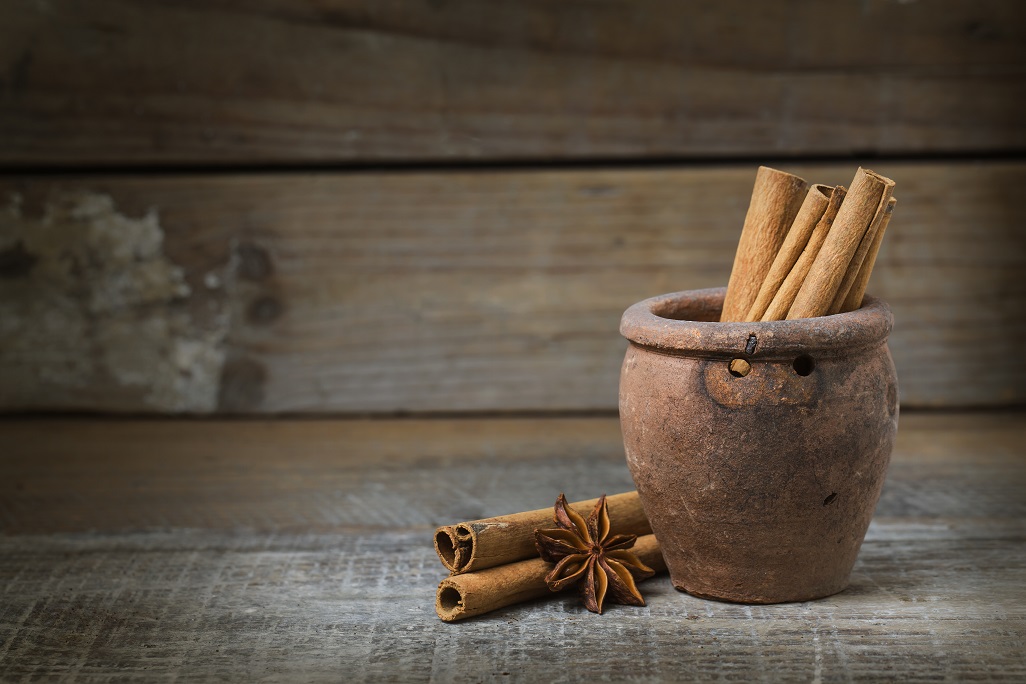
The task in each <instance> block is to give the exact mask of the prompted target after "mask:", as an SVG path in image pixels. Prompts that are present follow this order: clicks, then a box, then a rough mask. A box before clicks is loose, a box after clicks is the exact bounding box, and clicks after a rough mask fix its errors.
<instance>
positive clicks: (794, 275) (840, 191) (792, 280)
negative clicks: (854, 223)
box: [760, 185, 847, 321]
mask: <svg viewBox="0 0 1026 684" xmlns="http://www.w3.org/2000/svg"><path fill="white" fill-rule="evenodd" d="M846 192H847V190H846V189H845V187H844V186H843V185H838V186H835V187H834V188H833V190H832V191H831V193H830V201H829V203H828V204H827V207H826V210H825V211H824V212H823V216H822V217H820V219H819V222H818V223H817V224H816V228H815V230H813V231H812V235H811V237H809V242H808V244H806V245H805V249H803V250H802V253H801V255H800V256H799V257H798V261H796V262H795V264H794V266H792V267H791V271H790V273H788V274H787V277H786V278H784V282H783V283H781V284H780V287H779V289H777V292H776V294H774V295H773V300H772V301H771V302H770V303H769V306H768V307H767V308H766V311H765V312H764V313H763V314H762V317H761V318H760V320H763V321H782V320H784V319H785V318H786V317H787V311H788V309H790V308H791V304H793V303H794V298H795V296H796V295H797V294H798V290H799V289H801V286H802V283H804V282H805V276H807V275H808V274H809V269H810V268H812V262H813V261H815V260H816V256H817V255H818V254H819V250H820V248H822V246H823V241H824V240H826V236H827V233H829V232H830V226H832V225H833V224H834V218H835V217H836V216H837V210H838V209H839V208H840V207H841V202H842V201H843V200H844V195H845V193H846ZM796 220H797V219H796Z"/></svg>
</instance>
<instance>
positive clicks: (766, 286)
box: [744, 184, 834, 321]
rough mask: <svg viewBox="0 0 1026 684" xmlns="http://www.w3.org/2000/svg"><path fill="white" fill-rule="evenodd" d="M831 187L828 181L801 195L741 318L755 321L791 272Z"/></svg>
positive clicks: (819, 215)
mask: <svg viewBox="0 0 1026 684" xmlns="http://www.w3.org/2000/svg"><path fill="white" fill-rule="evenodd" d="M833 190H834V189H833V188H832V187H830V186H829V185H820V184H816V185H813V186H812V187H811V188H809V192H808V194H807V195H805V201H804V202H802V207H801V209H799V210H798V215H797V216H795V218H794V223H792V224H791V228H790V229H789V230H788V231H787V236H786V237H784V242H783V243H782V244H781V245H780V249H779V250H778V251H777V256H776V257H775V258H774V259H773V264H772V265H771V266H770V269H769V272H768V273H766V278H765V279H764V280H763V281H762V286H761V287H760V288H759V293H758V294H757V295H756V297H755V302H753V303H752V308H751V309H749V310H748V315H747V316H745V319H744V320H746V321H758V320H760V319H761V318H762V316H763V314H765V313H766V309H768V308H769V305H770V302H771V301H773V296H774V295H775V294H776V293H777V290H779V289H780V285H781V284H782V283H783V282H784V279H785V278H787V274H788V273H790V272H791V269H792V268H793V267H794V265H795V262H797V261H798V257H799V256H801V253H802V250H804V249H805V246H806V245H807V244H808V243H809V238H810V237H811V236H812V233H813V231H814V230H815V228H816V226H817V225H819V221H820V219H821V218H823V214H824V212H826V210H827V207H828V206H829V205H830V195H831V193H832V192H833Z"/></svg>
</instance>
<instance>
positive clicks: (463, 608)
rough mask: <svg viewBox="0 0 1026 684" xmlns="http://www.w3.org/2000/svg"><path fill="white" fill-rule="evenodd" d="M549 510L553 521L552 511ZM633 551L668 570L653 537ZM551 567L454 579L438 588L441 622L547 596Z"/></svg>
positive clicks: (531, 564)
mask: <svg viewBox="0 0 1026 684" xmlns="http://www.w3.org/2000/svg"><path fill="white" fill-rule="evenodd" d="M611 498H612V497H606V502H607V503H608V502H609V500H610V499H611ZM572 505H573V507H574V508H575V509H576V508H577V507H578V504H572ZM547 510H548V512H549V514H550V518H551V513H552V509H547ZM547 522H548V521H547ZM532 537H533V534H532ZM631 551H633V552H634V554H635V555H636V556H637V557H638V559H639V560H640V561H641V562H642V563H644V564H645V565H647V566H648V567H650V568H652V569H653V570H655V571H656V573H660V572H663V571H665V570H666V563H665V561H664V560H663V555H662V553H661V552H660V550H659V542H657V541H656V538H655V535H654V534H647V535H645V536H642V537H638V540H637V541H636V542H635V543H634V546H633V548H631ZM536 553H537V552H536ZM552 567H553V566H552V563H547V562H546V561H543V560H542V559H541V558H533V559H531V560H524V561H520V562H518V563H509V564H506V565H500V566H498V567H493V568H488V569H487V570H479V571H477V572H468V573H464V574H460V575H452V576H451V577H447V578H445V579H444V580H442V582H441V584H439V585H438V592H437V593H436V595H435V612H436V613H438V617H440V618H442V620H444V621H446V622H455V621H456V620H462V619H464V618H469V617H473V616H475V615H482V614H484V613H488V612H490V611H493V610H498V609H499V608H505V607H506V606H511V605H513V604H515V603H521V602H523V601H529V600H531V599H535V598H541V597H542V596H548V595H550V594H552V591H551V590H550V589H549V587H548V585H547V584H546V583H545V576H546V575H547V574H548V573H549V571H550V570H552Z"/></svg>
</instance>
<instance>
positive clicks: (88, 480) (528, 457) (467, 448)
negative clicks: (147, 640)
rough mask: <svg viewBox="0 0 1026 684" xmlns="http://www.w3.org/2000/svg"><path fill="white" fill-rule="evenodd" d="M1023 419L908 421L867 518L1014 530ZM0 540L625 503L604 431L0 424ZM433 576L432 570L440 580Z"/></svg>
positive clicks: (552, 425)
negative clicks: (610, 500) (1009, 523)
mask: <svg viewBox="0 0 1026 684" xmlns="http://www.w3.org/2000/svg"><path fill="white" fill-rule="evenodd" d="M1024 436H1026V414H1023V413H1022V412H1009V413H997V414H992V415H990V414H964V415H958V414H940V415H935V414H923V413H919V414H915V413H913V414H907V413H906V414H905V415H903V416H902V417H901V423H900V425H899V430H898V441H897V445H896V447H895V453H894V458H893V462H892V464H891V468H890V471H889V475H888V479H887V485H886V487H885V489H884V494H883V497H882V499H881V501H880V504H879V506H878V508H877V515H878V517H883V518H885V519H903V520H905V521H908V520H917V521H930V520H932V521H935V522H938V524H940V523H942V522H943V523H948V524H954V523H955V522H956V521H959V520H970V521H971V520H984V519H986V520H995V521H997V520H999V519H1005V518H1009V519H1012V520H1018V519H1020V518H1022V519H1026V495H1024V494H1026V446H1024V444H1026V441H1024V439H1023V438H1024ZM0 445H2V449H3V457H2V458H0V533H4V534H8V535H12V534H44V533H53V532H61V533H64V532H68V533H71V532H85V531H90V530H99V531H104V532H133V531H147V530H165V529H169V528H212V529H247V530H259V531H267V532H276V533H277V532H289V531H303V532H312V531H316V532H338V531H339V530H359V531H367V530H384V529H397V528H398V529H420V530H425V531H426V532H427V534H428V537H427V538H428V540H429V541H430V533H431V532H433V530H434V528H435V527H437V526H438V525H443V524H448V523H452V522H456V521H459V520H471V519H477V518H484V517H488V516H492V515H502V514H506V513H514V512H517V511H520V510H534V509H537V508H543V507H546V506H549V505H551V504H552V501H554V500H555V497H556V495H557V494H558V493H559V492H560V491H565V492H566V494H567V496H570V497H572V498H577V499H584V498H589V497H592V496H597V495H599V494H602V493H608V494H611V493H615V492H620V491H626V490H628V489H632V488H633V484H632V482H631V480H630V475H629V474H628V472H627V468H626V463H625V461H624V456H623V442H622V439H621V436H620V428H619V421H618V420H617V419H616V418H559V419H556V418H534V419H528V418H517V419H512V418H506V419H453V420H423V419H404V420H314V421H309V420H299V421H295V420H292V421H270V422H269V421H189V422H177V421H146V420H138V421H125V422H118V421H110V420H105V421H94V420H42V419H40V420H31V421H24V422H19V421H14V420H7V421H2V422H0ZM439 567H441V566H439Z"/></svg>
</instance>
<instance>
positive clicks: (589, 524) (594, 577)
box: [534, 494, 655, 614]
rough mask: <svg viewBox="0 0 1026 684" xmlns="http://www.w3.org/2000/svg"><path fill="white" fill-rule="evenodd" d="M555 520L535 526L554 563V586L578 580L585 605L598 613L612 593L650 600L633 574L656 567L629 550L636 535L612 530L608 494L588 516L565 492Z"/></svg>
mask: <svg viewBox="0 0 1026 684" xmlns="http://www.w3.org/2000/svg"><path fill="white" fill-rule="evenodd" d="M553 520H554V522H555V523H556V525H557V528H556V529H548V530H535V531H534V535H535V545H536V546H537V548H538V553H539V555H540V556H541V557H542V558H543V559H544V560H546V561H548V562H550V563H555V565H554V566H553V568H552V570H550V571H549V573H548V575H546V577H545V582H546V584H547V585H548V587H549V589H551V590H552V591H562V590H563V589H565V588H567V587H569V586H571V585H573V584H577V585H578V586H579V591H580V593H581V598H582V600H583V602H584V606H585V607H586V608H587V609H588V610H590V611H592V612H593V613H599V614H601V613H602V606H603V603H604V602H605V599H606V598H607V595H608V597H609V598H610V601H612V602H615V603H622V604H626V605H633V606H644V605H645V599H644V598H643V597H642V595H641V592H640V591H638V587H637V585H636V584H635V581H634V579H635V577H636V578H638V579H643V578H645V577H651V576H652V575H653V574H655V572H654V571H653V570H652V569H651V568H649V567H648V566H646V565H645V564H644V563H642V562H641V561H640V560H638V558H637V556H635V555H634V554H633V553H631V552H630V551H628V549H630V548H631V547H632V546H634V542H635V540H636V539H637V535H633V534H616V535H611V534H610V532H611V530H612V525H611V523H610V520H609V509H608V506H607V505H606V497H605V495H603V496H602V497H601V498H599V500H598V502H597V503H596V504H595V508H594V509H593V510H592V511H591V513H590V514H589V515H588V517H587V518H583V517H582V516H581V515H580V514H579V513H577V511H575V510H573V508H571V507H570V505H569V504H568V503H567V501H566V497H565V496H564V495H563V494H560V495H559V498H557V499H556V504H555V506H554V507H553Z"/></svg>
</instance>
